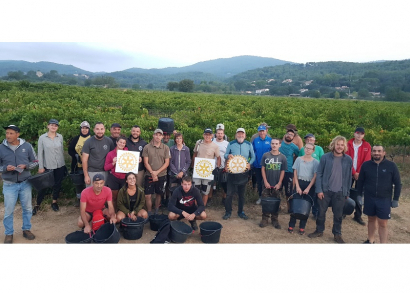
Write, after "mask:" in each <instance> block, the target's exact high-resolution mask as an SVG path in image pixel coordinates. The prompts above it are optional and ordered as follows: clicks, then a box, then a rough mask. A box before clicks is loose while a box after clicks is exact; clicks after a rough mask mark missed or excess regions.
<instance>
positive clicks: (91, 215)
mask: <svg viewBox="0 0 410 293" xmlns="http://www.w3.org/2000/svg"><path fill="white" fill-rule="evenodd" d="M105 210H106V208H104V209H102V211H103V215H104V211H105ZM85 212H86V213H87V214H88V215H89V216H90V218H91V220H92V219H93V213H91V212H87V211H85ZM104 217H106V216H105V215H104Z"/></svg>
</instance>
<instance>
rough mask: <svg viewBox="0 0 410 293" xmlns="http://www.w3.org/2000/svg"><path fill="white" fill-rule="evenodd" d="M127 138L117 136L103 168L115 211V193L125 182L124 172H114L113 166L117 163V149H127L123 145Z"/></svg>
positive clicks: (116, 193)
mask: <svg viewBox="0 0 410 293" xmlns="http://www.w3.org/2000/svg"><path fill="white" fill-rule="evenodd" d="M126 142H127V139H126V138H125V137H124V136H120V137H118V138H117V146H116V147H115V149H113V150H112V151H110V152H109V153H108V154H107V157H106V158H105V164H104V170H105V171H108V177H107V186H108V187H109V188H110V189H111V192H112V202H113V205H114V211H117V195H118V190H120V189H121V188H122V187H123V186H124V184H125V174H124V173H118V172H115V166H116V164H117V151H126V150H128V149H127V147H126V146H125V144H126Z"/></svg>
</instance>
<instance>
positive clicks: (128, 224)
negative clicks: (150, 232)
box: [120, 217, 145, 240]
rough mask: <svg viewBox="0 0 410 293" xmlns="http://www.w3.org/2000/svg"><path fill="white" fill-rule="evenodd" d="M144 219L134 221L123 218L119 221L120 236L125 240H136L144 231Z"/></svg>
mask: <svg viewBox="0 0 410 293" xmlns="http://www.w3.org/2000/svg"><path fill="white" fill-rule="evenodd" d="M144 224H145V219H144V218H141V217H137V220H136V221H133V220H131V219H130V218H124V219H122V220H121V224H120V225H121V227H122V236H123V237H124V238H125V239H127V240H137V239H140V238H141V237H142V232H143V231H144Z"/></svg>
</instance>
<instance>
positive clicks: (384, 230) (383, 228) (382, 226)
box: [377, 218, 388, 243]
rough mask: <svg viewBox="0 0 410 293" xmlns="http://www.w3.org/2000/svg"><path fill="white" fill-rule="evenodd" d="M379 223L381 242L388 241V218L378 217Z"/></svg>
mask: <svg viewBox="0 0 410 293" xmlns="http://www.w3.org/2000/svg"><path fill="white" fill-rule="evenodd" d="M377 224H378V225H379V237H380V243H387V234H388V231H387V220H382V219H379V218H378V219H377Z"/></svg>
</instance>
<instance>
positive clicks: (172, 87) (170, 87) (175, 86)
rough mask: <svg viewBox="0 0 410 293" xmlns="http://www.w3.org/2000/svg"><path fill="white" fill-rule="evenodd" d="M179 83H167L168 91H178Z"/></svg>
mask: <svg viewBox="0 0 410 293" xmlns="http://www.w3.org/2000/svg"><path fill="white" fill-rule="evenodd" d="M178 87H179V83H178V82H176V81H170V82H168V83H167V90H170V91H173V90H176V89H178Z"/></svg>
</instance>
